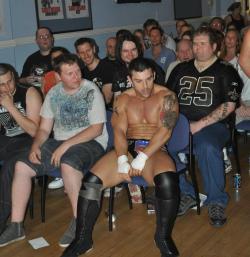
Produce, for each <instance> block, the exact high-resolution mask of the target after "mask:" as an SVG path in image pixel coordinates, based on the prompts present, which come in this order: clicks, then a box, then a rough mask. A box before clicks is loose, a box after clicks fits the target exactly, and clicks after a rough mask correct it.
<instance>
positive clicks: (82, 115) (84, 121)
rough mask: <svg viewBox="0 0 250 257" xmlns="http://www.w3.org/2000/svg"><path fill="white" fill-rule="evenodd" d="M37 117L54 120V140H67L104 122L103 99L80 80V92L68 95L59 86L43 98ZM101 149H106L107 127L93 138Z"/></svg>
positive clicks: (60, 85)
mask: <svg viewBox="0 0 250 257" xmlns="http://www.w3.org/2000/svg"><path fill="white" fill-rule="evenodd" d="M40 115H41V116H42V117H43V118H48V119H53V120H54V127H53V131H54V138H55V139H56V140H67V139H69V138H71V137H73V136H75V135H76V134H78V133H80V132H82V131H83V130H84V129H86V128H88V127H89V126H91V125H94V124H99V123H105V122H106V110H105V104H104V100H103V96H102V94H101V92H100V90H99V89H98V87H97V86H96V85H95V84H94V83H93V82H91V81H89V80H86V79H84V80H82V82H81V85H80V88H79V91H77V92H76V93H75V94H73V95H69V94H67V92H65V90H64V88H63V83H62V82H59V83H58V84H57V85H56V86H54V87H53V88H52V89H51V90H50V91H49V92H48V94H47V95H46V98H45V100H44V103H43V106H42V109H41V112H40ZM95 140H96V141H97V142H99V143H100V144H101V145H102V146H103V148H104V149H106V147H107V141H108V134H107V130H106V125H105V124H104V126H103V132H102V134H101V135H100V136H98V137H97V138H95Z"/></svg>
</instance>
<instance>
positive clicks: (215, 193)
mask: <svg viewBox="0 0 250 257" xmlns="http://www.w3.org/2000/svg"><path fill="white" fill-rule="evenodd" d="M216 48H217V38H216V35H215V32H214V30H212V29H211V28H208V27H201V28H199V29H198V30H197V31H196V32H195V34H194V37H193V53H194V57H195V58H194V59H193V60H190V61H189V62H183V63H180V64H178V65H177V66H176V67H175V68H174V70H173V71H172V72H171V74H170V77H169V79H168V81H167V85H168V87H169V88H170V89H172V90H173V91H174V92H175V93H176V95H177V96H178V99H179V105H180V112H181V113H183V114H184V115H185V116H186V117H187V118H188V119H189V120H190V130H191V133H192V135H193V147H194V153H195V156H196V157H197V161H198V167H199V171H200V173H201V177H202V182H203V187H204V191H205V194H206V195H207V199H206V201H205V202H204V204H205V206H207V208H208V216H209V223H210V224H211V225H212V226H214V227H221V226H223V225H224V224H225V223H226V220H227V218H226V214H225V209H226V206H227V204H228V201H229V197H228V194H227V193H226V191H225V174H224V168H223V158H222V154H221V153H222V148H223V147H224V146H225V145H226V143H227V142H228V140H229V138H230V131H229V128H228V126H227V119H226V118H227V117H228V116H229V115H230V114H231V113H233V112H234V110H235V107H236V103H237V102H238V99H239V96H240V93H241V89H242V82H241V79H240V77H239V75H238V73H237V71H236V70H235V69H234V68H233V67H232V65H229V64H226V63H225V62H223V61H221V60H220V59H218V58H217V57H216ZM204 83H205V84H206V86H205V88H204V87H203V85H204ZM180 189H181V193H182V194H181V202H180V206H179V211H178V215H184V214H185V213H186V212H187V211H188V210H189V209H190V208H191V207H192V206H194V205H195V204H196V202H195V200H194V189H193V187H192V185H191V184H190V183H188V181H187V180H186V178H185V174H181V175H180Z"/></svg>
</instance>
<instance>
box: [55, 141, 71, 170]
mask: <svg viewBox="0 0 250 257" xmlns="http://www.w3.org/2000/svg"><path fill="white" fill-rule="evenodd" d="M69 147H70V146H69V145H68V144H67V142H64V143H62V144H61V145H60V146H59V147H57V149H56V150H55V151H54V153H53V154H52V157H51V161H50V162H51V164H52V165H54V166H55V167H59V166H60V161H61V157H62V156H63V154H64V153H65V152H66V151H67V150H68V149H69Z"/></svg>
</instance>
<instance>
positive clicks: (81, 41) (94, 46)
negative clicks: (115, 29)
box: [74, 37, 99, 57]
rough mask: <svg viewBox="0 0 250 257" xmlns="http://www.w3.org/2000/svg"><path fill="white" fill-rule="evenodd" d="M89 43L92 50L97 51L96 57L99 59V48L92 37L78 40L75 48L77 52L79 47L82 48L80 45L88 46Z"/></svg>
mask: <svg viewBox="0 0 250 257" xmlns="http://www.w3.org/2000/svg"><path fill="white" fill-rule="evenodd" d="M86 43H88V44H89V45H90V46H91V47H92V48H94V49H95V56H96V57H98V53H99V47H98V45H97V43H96V41H95V40H94V39H93V38H90V37H81V38H78V39H77V40H76V41H75V43H74V46H75V49H76V51H77V47H78V46H80V45H83V44H86Z"/></svg>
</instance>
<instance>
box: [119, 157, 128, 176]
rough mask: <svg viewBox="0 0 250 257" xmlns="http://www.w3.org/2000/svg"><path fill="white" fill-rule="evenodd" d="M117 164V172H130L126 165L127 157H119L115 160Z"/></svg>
mask: <svg viewBox="0 0 250 257" xmlns="http://www.w3.org/2000/svg"><path fill="white" fill-rule="evenodd" d="M117 163H118V172H119V173H126V174H128V172H129V170H130V165H129V163H128V157H127V155H121V156H119V157H118V160H117Z"/></svg>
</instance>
